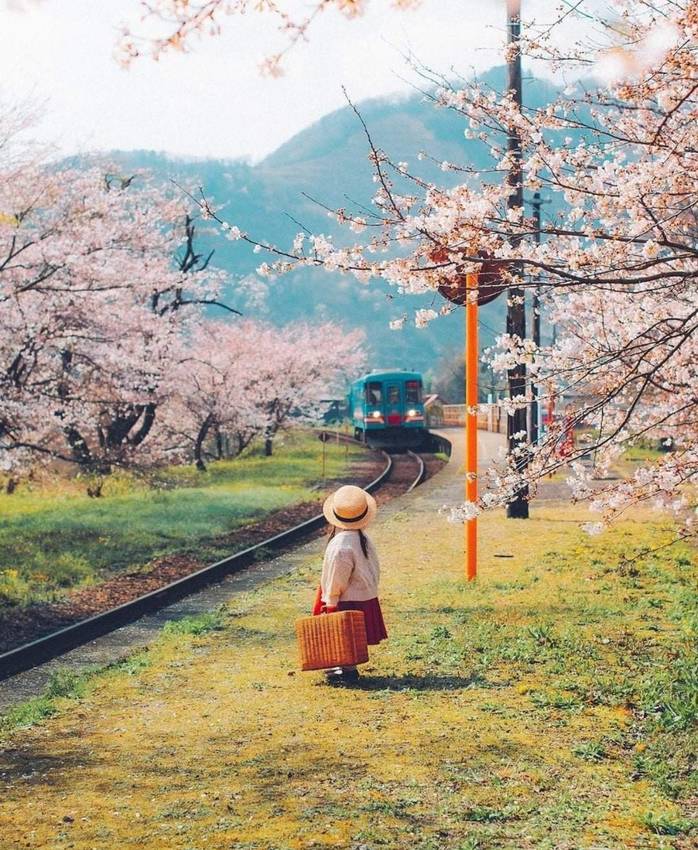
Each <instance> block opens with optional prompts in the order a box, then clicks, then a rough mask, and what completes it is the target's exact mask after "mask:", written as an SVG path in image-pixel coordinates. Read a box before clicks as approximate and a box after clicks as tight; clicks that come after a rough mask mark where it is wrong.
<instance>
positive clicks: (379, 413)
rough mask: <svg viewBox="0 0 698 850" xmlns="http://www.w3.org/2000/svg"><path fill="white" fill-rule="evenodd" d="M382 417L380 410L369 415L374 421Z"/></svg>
mask: <svg viewBox="0 0 698 850" xmlns="http://www.w3.org/2000/svg"><path fill="white" fill-rule="evenodd" d="M382 415H383V414H382V413H381V412H380V410H374V411H373V413H372V414H371V416H372V417H373V418H374V419H380V418H381V417H382Z"/></svg>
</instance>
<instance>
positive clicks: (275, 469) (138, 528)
mask: <svg viewBox="0 0 698 850" xmlns="http://www.w3.org/2000/svg"><path fill="white" fill-rule="evenodd" d="M322 452H323V449H322V444H321V443H320V441H319V440H318V439H317V437H316V436H315V435H314V434H312V433H310V432H308V431H302V430H298V431H292V432H289V433H287V434H285V435H283V437H282V438H280V439H279V440H278V441H277V442H276V443H275V450H274V455H273V456H272V457H264V455H263V453H262V447H261V446H260V445H255V446H253V447H252V448H251V449H250V450H248V451H246V452H245V453H244V454H243V455H241V456H240V457H238V458H235V459H234V460H224V461H218V462H215V463H211V464H210V465H209V467H208V470H207V471H206V472H197V470H196V469H195V468H194V467H193V466H178V467H169V468H167V469H165V470H162V471H159V472H155V473H152V474H151V475H149V476H147V477H140V478H139V477H136V476H134V475H132V474H128V473H120V474H115V475H113V476H111V477H109V478H107V479H106V481H105V484H104V488H103V495H102V497H101V498H98V499H93V498H89V497H88V496H87V495H85V481H84V480H83V479H80V478H75V477H72V478H69V477H55V476H54V477H53V478H51V479H50V480H47V481H39V482H28V483H24V484H22V485H21V486H20V487H19V488H18V490H17V491H16V492H14V493H13V494H12V495H7V494H4V493H1V494H0V612H1V611H2V608H3V606H10V605H18V604H19V605H24V604H29V603H31V602H36V601H41V600H47V599H55V598H56V597H58V596H60V595H62V594H63V593H65V591H66V590H67V589H70V588H72V587H75V586H77V585H81V584H89V583H92V582H95V581H98V580H100V579H102V578H108V577H110V576H113V575H114V574H116V573H118V572H121V571H124V570H127V569H131V570H132V569H135V568H139V567H141V566H143V565H144V564H146V563H147V562H148V561H150V560H151V559H153V558H156V557H159V556H162V555H168V554H171V553H182V552H186V551H192V550H193V551H195V552H196V555H197V557H199V558H200V559H201V560H203V561H204V562H205V561H207V560H208V561H213V560H215V559H216V558H217V557H222V555H223V554H229V547H228V548H227V549H225V550H224V551H223V552H221V550H220V547H218V546H217V545H216V537H217V536H220V535H225V534H226V533H228V532H231V531H235V530H236V529H239V528H241V527H242V526H244V525H246V524H248V523H250V522H252V521H254V520H257V519H259V518H261V517H263V516H265V515H266V514H269V513H271V512H272V511H275V510H278V509H280V508H285V507H287V506H289V505H293V504H297V503H301V502H305V501H310V500H314V499H317V497H318V493H317V490H313V489H312V488H313V487H314V486H317V485H318V484H321V480H322V479H321V476H322ZM358 456H362V451H361V450H360V449H357V448H355V447H353V446H352V447H351V448H349V449H347V448H346V447H345V446H344V445H341V444H335V443H334V442H333V441H330V442H329V443H327V444H326V446H325V475H326V477H327V478H333V477H336V476H338V475H341V474H343V473H345V472H346V468H347V463H351V461H352V460H353V459H354V458H356V457H358Z"/></svg>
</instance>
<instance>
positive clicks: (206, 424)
mask: <svg viewBox="0 0 698 850" xmlns="http://www.w3.org/2000/svg"><path fill="white" fill-rule="evenodd" d="M211 425H213V414H211V413H209V415H208V416H207V417H206V419H204V421H203V424H202V425H201V428H199V433H198V434H197V435H196V442H195V443H194V460H195V461H196V468H197V469H198V470H199V472H206V464H205V463H204V458H203V453H204V440H205V439H206V435H207V434H208V432H209V430H210V428H211Z"/></svg>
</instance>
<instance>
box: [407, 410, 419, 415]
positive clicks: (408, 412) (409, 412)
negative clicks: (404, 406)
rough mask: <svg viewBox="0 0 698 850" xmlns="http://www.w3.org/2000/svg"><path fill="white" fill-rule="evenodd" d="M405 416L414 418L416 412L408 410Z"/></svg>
mask: <svg viewBox="0 0 698 850" xmlns="http://www.w3.org/2000/svg"><path fill="white" fill-rule="evenodd" d="M407 415H408V416H416V415H417V411H416V410H408V411H407Z"/></svg>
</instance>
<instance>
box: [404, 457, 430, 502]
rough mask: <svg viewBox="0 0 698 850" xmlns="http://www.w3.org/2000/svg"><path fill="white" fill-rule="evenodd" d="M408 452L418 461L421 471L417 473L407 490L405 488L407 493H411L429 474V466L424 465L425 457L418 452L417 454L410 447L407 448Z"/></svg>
mask: <svg viewBox="0 0 698 850" xmlns="http://www.w3.org/2000/svg"><path fill="white" fill-rule="evenodd" d="M407 454H408V455H409V456H410V457H412V458H414V459H415V460H416V461H417V467H418V469H419V472H418V473H417V477H416V478H415V479H414V481H413V482H412V483H411V484H410V486H409V487H408V488H407V490H405V493H411V492H412V491H413V490H414V488H415V487H419V485H420V484H421V483H422V481H424V479H425V477H426V474H427V468H426V466H425V465H424V458H421V457H420V456H419V455H418V454H415V453H414V452H413V451H411V450H410V449H408V450H407Z"/></svg>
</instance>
